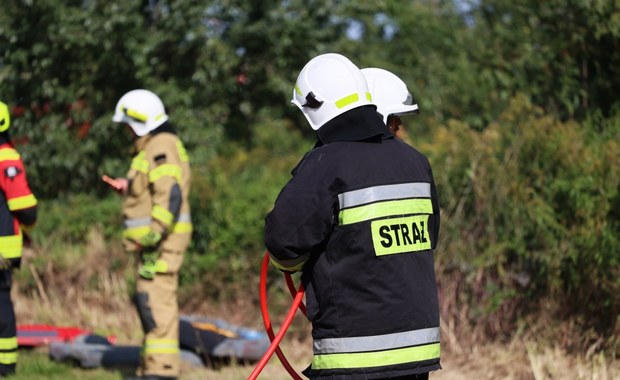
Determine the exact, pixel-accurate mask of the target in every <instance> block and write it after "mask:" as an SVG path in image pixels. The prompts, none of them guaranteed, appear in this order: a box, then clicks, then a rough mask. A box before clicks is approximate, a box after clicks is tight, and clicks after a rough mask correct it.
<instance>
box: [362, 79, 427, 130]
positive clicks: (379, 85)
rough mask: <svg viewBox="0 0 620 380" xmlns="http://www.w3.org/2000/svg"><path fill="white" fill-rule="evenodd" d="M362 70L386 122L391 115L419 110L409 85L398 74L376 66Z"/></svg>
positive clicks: (378, 110)
mask: <svg viewBox="0 0 620 380" xmlns="http://www.w3.org/2000/svg"><path fill="white" fill-rule="evenodd" d="M361 71H362V73H363V74H364V77H365V78H366V82H367V83H368V89H369V90H370V93H371V94H372V99H373V101H374V103H375V104H376V105H377V112H379V113H380V114H381V116H383V122H384V123H387V118H388V116H389V115H404V114H408V113H417V112H418V111H419V110H418V105H417V104H416V103H414V102H413V96H412V95H411V93H410V92H409V90H408V89H407V85H406V84H405V82H403V81H402V79H400V78H399V77H398V76H396V75H395V74H393V73H392V72H390V71H387V70H384V69H379V68H375V67H369V68H365V69H362V70H361Z"/></svg>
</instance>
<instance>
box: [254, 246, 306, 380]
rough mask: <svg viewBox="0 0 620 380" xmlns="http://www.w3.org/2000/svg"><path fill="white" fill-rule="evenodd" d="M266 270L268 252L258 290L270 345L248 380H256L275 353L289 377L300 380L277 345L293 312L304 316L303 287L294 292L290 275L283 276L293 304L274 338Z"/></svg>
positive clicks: (264, 259) (289, 323)
mask: <svg viewBox="0 0 620 380" xmlns="http://www.w3.org/2000/svg"><path fill="white" fill-rule="evenodd" d="M268 269H269V252H265V256H264V257H263V262H262V265H261V272H260V285H259V290H260V304H261V314H262V315H263V322H264V325H265V331H266V332H267V335H268V336H269V340H271V345H270V346H269V348H268V349H267V351H266V352H265V354H264V355H263V357H262V358H261V360H260V361H259V362H258V364H257V365H256V368H254V370H253V371H252V373H251V374H250V377H248V380H255V379H256V378H258V375H259V374H260V373H261V371H262V370H263V369H264V368H265V366H266V365H267V362H269V359H271V356H273V353H274V352H275V353H276V355H277V356H278V358H279V359H280V361H281V362H282V365H283V366H284V368H285V369H286V371H287V372H288V373H289V374H290V375H291V377H292V378H293V379H295V380H302V378H301V377H300V376H299V375H298V374H297V372H296V371H295V369H293V367H291V365H290V364H289V362H288V360H286V357H285V356H284V353H282V350H281V349H280V347H279V344H280V342H281V341H282V338H283V337H284V334H286V330H288V328H289V326H290V325H291V323H292V322H293V318H294V317H295V312H296V311H297V309H299V310H301V312H302V313H304V315H305V314H306V306H305V305H304V304H303V302H302V300H303V296H304V287H303V285H301V284H299V289H297V290H296V289H295V286H294V284H293V279H292V278H291V275H290V274H288V273H285V274H284V277H285V279H286V285H287V287H288V289H289V291H290V292H291V295H292V296H293V304H292V305H291V307H290V308H289V310H288V313H287V314H286V318H285V319H284V322H283V323H282V327H281V328H280V330H279V331H278V334H277V335H275V336H274V333H273V328H272V326H271V319H270V318H269V308H268V306H267V271H268Z"/></svg>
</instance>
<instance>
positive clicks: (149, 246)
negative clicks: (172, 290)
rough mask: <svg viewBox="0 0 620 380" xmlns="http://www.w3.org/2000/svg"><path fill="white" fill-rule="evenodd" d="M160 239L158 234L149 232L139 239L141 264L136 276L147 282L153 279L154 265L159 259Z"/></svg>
mask: <svg viewBox="0 0 620 380" xmlns="http://www.w3.org/2000/svg"><path fill="white" fill-rule="evenodd" d="M161 238H162V236H161V234H160V233H159V232H156V231H153V230H151V231H149V233H147V234H146V235H144V236H143V237H142V238H141V239H140V242H139V243H140V246H141V247H142V251H141V254H140V256H141V258H142V264H141V265H140V268H139V269H138V274H139V275H140V276H141V277H143V278H145V279H147V280H152V279H153V278H155V265H156V263H157V259H158V258H159V243H160V242H161Z"/></svg>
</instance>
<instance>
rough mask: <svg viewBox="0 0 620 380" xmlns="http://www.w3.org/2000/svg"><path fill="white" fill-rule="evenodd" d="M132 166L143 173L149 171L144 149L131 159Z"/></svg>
mask: <svg viewBox="0 0 620 380" xmlns="http://www.w3.org/2000/svg"><path fill="white" fill-rule="evenodd" d="M131 168H132V169H134V170H137V171H139V172H142V173H148V172H149V162H148V161H147V160H146V159H145V153H144V151H142V152H140V153H138V155H137V156H135V157H134V158H133V160H131Z"/></svg>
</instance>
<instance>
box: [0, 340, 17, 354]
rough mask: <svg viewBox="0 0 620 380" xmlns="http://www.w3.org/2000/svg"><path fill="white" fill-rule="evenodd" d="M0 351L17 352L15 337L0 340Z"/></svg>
mask: <svg viewBox="0 0 620 380" xmlns="http://www.w3.org/2000/svg"><path fill="white" fill-rule="evenodd" d="M0 350H4V351H10V350H17V337H12V338H0Z"/></svg>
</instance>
